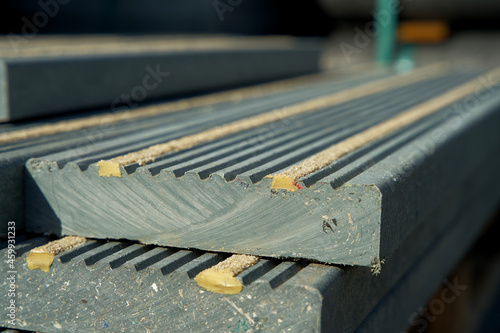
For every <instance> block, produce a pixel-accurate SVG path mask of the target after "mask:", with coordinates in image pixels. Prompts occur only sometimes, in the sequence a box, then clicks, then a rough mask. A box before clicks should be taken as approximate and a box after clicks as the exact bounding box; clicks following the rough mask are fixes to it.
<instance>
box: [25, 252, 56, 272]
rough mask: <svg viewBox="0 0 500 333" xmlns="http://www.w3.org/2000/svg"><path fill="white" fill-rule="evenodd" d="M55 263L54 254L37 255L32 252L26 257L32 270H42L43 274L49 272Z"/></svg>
mask: <svg viewBox="0 0 500 333" xmlns="http://www.w3.org/2000/svg"><path fill="white" fill-rule="evenodd" d="M53 262H54V254H52V253H37V252H33V251H32V252H30V254H29V255H28V257H26V263H27V264H28V268H29V269H30V270H35V269H40V270H41V271H43V272H48V271H49V270H50V266H52V263H53Z"/></svg>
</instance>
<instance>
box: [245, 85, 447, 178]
mask: <svg viewBox="0 0 500 333" xmlns="http://www.w3.org/2000/svg"><path fill="white" fill-rule="evenodd" d="M439 83H440V82H438V83H436V84H438V85H439V86H438V87H435V85H432V86H431V85H430V84H429V83H428V82H426V84H427V86H426V88H427V89H426V90H427V93H430V94H429V95H430V96H429V95H427V94H424V93H420V94H418V95H416V94H415V93H413V94H412V96H413V97H414V98H412V99H408V97H407V99H408V100H407V101H405V102H404V103H400V104H398V105H397V107H396V108H394V109H393V111H394V110H395V111H397V113H399V112H400V111H398V110H402V109H403V110H405V109H407V108H410V107H412V106H414V105H417V104H419V103H421V102H424V101H425V100H427V99H428V98H430V97H433V96H436V95H439V94H440V93H441V92H443V91H446V90H447V89H449V86H451V84H449V83H448V85H449V86H445V85H444V84H443V83H441V84H439ZM445 83H446V82H445ZM455 85H456V81H455ZM386 97H387V96H381V98H386ZM374 102H375V101H372V103H374ZM397 113H396V114H397ZM380 121H383V118H378V119H377V121H375V122H372V123H370V125H369V126H357V127H356V128H355V130H353V129H351V131H349V133H346V136H347V137H348V136H352V135H354V134H356V133H359V132H360V131H362V130H364V129H367V128H368V127H371V126H373V125H375V124H377V123H378V122H380ZM334 143H335V142H334ZM320 150H321V149H320ZM320 150H318V149H316V148H315V147H314V145H310V146H307V147H304V148H303V149H299V150H297V151H294V152H292V153H288V154H283V155H280V154H276V156H277V158H276V159H275V160H274V161H272V162H269V163H267V164H264V165H260V166H258V167H256V168H255V169H254V170H251V171H250V170H249V171H246V172H244V173H242V174H240V175H241V176H247V177H249V178H250V179H251V180H252V181H253V182H254V183H255V182H258V181H260V180H261V179H262V178H263V177H264V176H266V175H268V174H272V173H274V172H277V171H280V170H283V169H285V168H287V167H289V166H290V165H293V164H296V163H299V162H301V161H302V160H304V159H305V158H306V157H308V156H311V155H313V154H314V153H316V152H318V151H320ZM256 158H260V156H257V157H256Z"/></svg>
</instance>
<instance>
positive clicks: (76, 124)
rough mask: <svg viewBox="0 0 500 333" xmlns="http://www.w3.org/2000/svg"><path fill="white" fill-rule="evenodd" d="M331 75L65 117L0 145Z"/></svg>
mask: <svg viewBox="0 0 500 333" xmlns="http://www.w3.org/2000/svg"><path fill="white" fill-rule="evenodd" d="M331 77H332V75H331V73H326V72H325V73H318V74H312V75H305V76H300V77H297V78H292V79H285V80H279V81H274V82H271V83H266V84H260V85H256V86H251V87H246V88H239V89H234V90H230V91H225V92H219V93H213V94H209V95H204V96H199V97H192V98H186V99H181V100H178V101H174V102H166V103H161V104H156V105H151V106H146V107H141V108H138V109H136V110H133V111H130V110H127V111H121V112H115V113H109V114H104V115H96V116H91V117H86V118H83V119H76V120H64V121H60V122H57V123H54V124H47V125H43V126H38V127H34V128H28V129H24V130H19V131H11V132H7V133H1V134H0V145H2V144H7V143H13V142H17V141H22V140H28V139H33V138H38V137H41V136H45V135H53V134H59V133H66V132H71V131H76V130H80V129H83V128H87V127H92V126H105V125H109V124H113V123H117V122H121V121H127V120H132V119H137V118H145V117H151V116H157V115H161V114H168V113H174V112H179V111H183V110H186V109H191V108H196V107H201V106H209V105H214V104H218V103H224V102H238V101H242V100H244V99H248V98H254V97H260V96H265V95H269V94H272V93H276V92H280V91H284V90H287V89H293V88H294V87H297V86H300V85H303V84H306V83H311V82H321V81H323V80H327V79H331Z"/></svg>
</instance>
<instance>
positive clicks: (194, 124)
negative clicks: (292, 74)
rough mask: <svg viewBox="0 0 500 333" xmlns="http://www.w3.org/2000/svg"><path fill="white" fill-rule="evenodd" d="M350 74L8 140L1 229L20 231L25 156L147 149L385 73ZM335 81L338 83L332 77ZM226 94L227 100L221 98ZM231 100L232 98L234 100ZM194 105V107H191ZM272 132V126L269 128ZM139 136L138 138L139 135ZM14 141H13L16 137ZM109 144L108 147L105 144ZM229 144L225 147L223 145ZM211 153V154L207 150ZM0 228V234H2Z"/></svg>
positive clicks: (0, 160) (3, 151) (14, 128)
mask: <svg viewBox="0 0 500 333" xmlns="http://www.w3.org/2000/svg"><path fill="white" fill-rule="evenodd" d="M348 73H350V74H349V75H348V76H349V78H346V77H345V76H346V74H345V73H344V74H342V73H337V72H334V73H332V74H325V75H324V77H323V75H321V77H320V78H316V77H314V78H311V77H308V76H306V77H299V78H297V80H298V82H297V80H296V79H290V80H283V81H277V82H271V83H270V85H272V86H273V87H274V86H275V85H278V86H279V87H281V88H280V89H277V91H274V90H273V89H270V91H271V93H263V92H262V90H266V87H268V84H264V85H257V86H255V87H250V88H249V89H250V90H245V91H244V92H245V93H242V92H241V89H235V90H232V91H229V92H228V94H226V93H223V94H224V96H225V97H228V96H229V98H226V100H225V101H220V102H218V103H215V104H216V106H214V105H205V104H202V105H200V106H197V107H192V108H188V109H185V108H180V109H179V110H177V109H175V110H177V111H176V112H170V108H171V106H172V104H173V105H174V106H175V105H177V103H179V102H180V103H181V104H182V105H183V104H184V102H183V101H185V102H187V103H190V101H192V99H185V100H179V101H173V102H171V103H170V102H166V103H155V104H151V105H150V106H146V107H143V108H138V109H134V110H131V111H130V113H132V112H133V113H134V116H137V117H135V118H131V119H129V120H128V121H115V122H110V123H106V124H100V123H99V121H98V123H97V125H94V126H90V127H84V128H81V129H79V130H73V131H69V132H62V133H56V134H51V135H42V136H37V137H34V138H30V139H26V140H17V141H16V140H14V141H13V142H9V143H5V144H3V145H0V187H1V188H2V189H3V191H2V192H0V199H1V200H0V207H1V209H0V221H1V223H2V224H5V223H7V221H12V220H14V221H16V223H17V227H18V228H24V164H25V162H26V160H28V159H29V158H31V157H38V156H43V155H46V154H52V153H60V154H61V155H64V156H68V157H69V156H71V157H72V158H75V157H77V156H79V157H80V158H82V159H85V158H87V157H89V156H92V155H94V154H95V153H96V152H102V151H104V150H106V149H107V148H108V147H117V146H116V142H119V140H120V138H121V139H123V140H125V142H124V143H121V144H118V147H121V146H123V145H126V144H130V143H133V144H134V145H140V144H141V142H138V141H137V140H139V141H141V140H142V141H143V143H142V144H148V143H150V142H158V140H162V138H169V137H175V136H180V135H183V134H184V133H194V132H196V131H197V130H200V129H206V128H209V127H210V126H214V125H217V124H220V123H223V122H224V120H226V119H241V118H243V117H246V116H248V115H253V114H259V113H262V112H265V111H267V110H269V109H273V108H277V107H279V106H281V105H282V103H283V100H286V101H288V102H289V103H295V102H299V101H302V100H304V99H307V98H314V97H317V96H322V95H325V94H328V93H331V92H336V91H340V90H342V89H348V88H350V87H353V86H356V85H358V84H360V83H363V82H370V81H372V80H375V79H378V78H381V77H385V76H387V75H388V74H387V73H380V72H370V73H365V74H360V73H357V74H355V73H352V72H348ZM338 77H339V78H338ZM226 95H227V96H226ZM233 95H235V96H236V97H237V98H235V97H234V96H233ZM213 97H214V96H212V95H207V96H201V97H199V98H198V97H195V99H196V101H199V99H200V98H201V99H202V100H204V99H208V100H210V101H212V100H213ZM215 97H216V98H215V99H216V100H219V99H220V95H215ZM197 103H198V102H197ZM151 109H154V110H155V113H156V111H158V112H157V113H156V114H155V115H150V116H143V113H147V112H149V110H151ZM101 116H102V115H101V114H99V113H97V114H93V115H90V116H89V117H90V118H92V119H95V118H94V117H97V118H98V120H99V119H100V118H101ZM104 116H107V114H105V115H104ZM86 120H87V117H79V118H72V117H70V116H64V117H63V116H61V117H58V118H55V119H52V120H45V121H38V122H31V123H26V124H15V125H14V124H9V125H7V124H5V125H3V128H2V127H0V137H1V136H2V135H3V136H4V137H12V135H13V134H14V136H16V135H15V134H16V133H19V132H24V131H34V132H37V130H38V129H39V128H40V127H43V128H45V126H48V127H49V128H50V127H51V126H52V125H54V124H55V125H57V124H60V123H61V122H69V123H71V124H73V122H74V121H77V122H79V123H81V122H82V121H83V122H85V121H86ZM270 129H271V130H273V129H274V127H273V126H271V127H270ZM139 132H142V134H139ZM130 133H136V134H139V136H136V137H134V139H133V140H134V141H128V139H127V138H128V137H129V136H130ZM252 133H253V135H255V136H259V137H261V138H265V137H266V136H267V135H268V134H267V133H266V132H264V131H263V130H262V129H257V130H255V131H253V132H252ZM16 137H17V136H16ZM108 140H112V142H108ZM244 140H245V136H240V141H241V142H243V141H244ZM228 145H230V143H229V142H228V143H227V144H226V146H228ZM212 150H213V149H212ZM5 230H7V229H6V226H5V227H4V228H1V230H0V235H1V234H5Z"/></svg>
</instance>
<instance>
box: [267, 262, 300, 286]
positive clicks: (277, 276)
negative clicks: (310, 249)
mask: <svg viewBox="0 0 500 333" xmlns="http://www.w3.org/2000/svg"><path fill="white" fill-rule="evenodd" d="M307 264H308V263H307V262H306V261H300V262H295V261H285V262H282V263H280V264H279V265H278V266H276V267H275V268H274V269H273V270H271V271H269V272H268V273H267V274H265V275H264V276H263V277H262V278H261V280H264V281H268V282H269V285H270V286H271V288H273V289H275V288H278V287H279V286H281V285H282V284H283V283H285V282H286V281H288V280H290V279H291V278H292V277H294V276H295V275H296V274H297V273H298V272H300V271H301V270H302V269H303V268H304V267H306V266H307Z"/></svg>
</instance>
